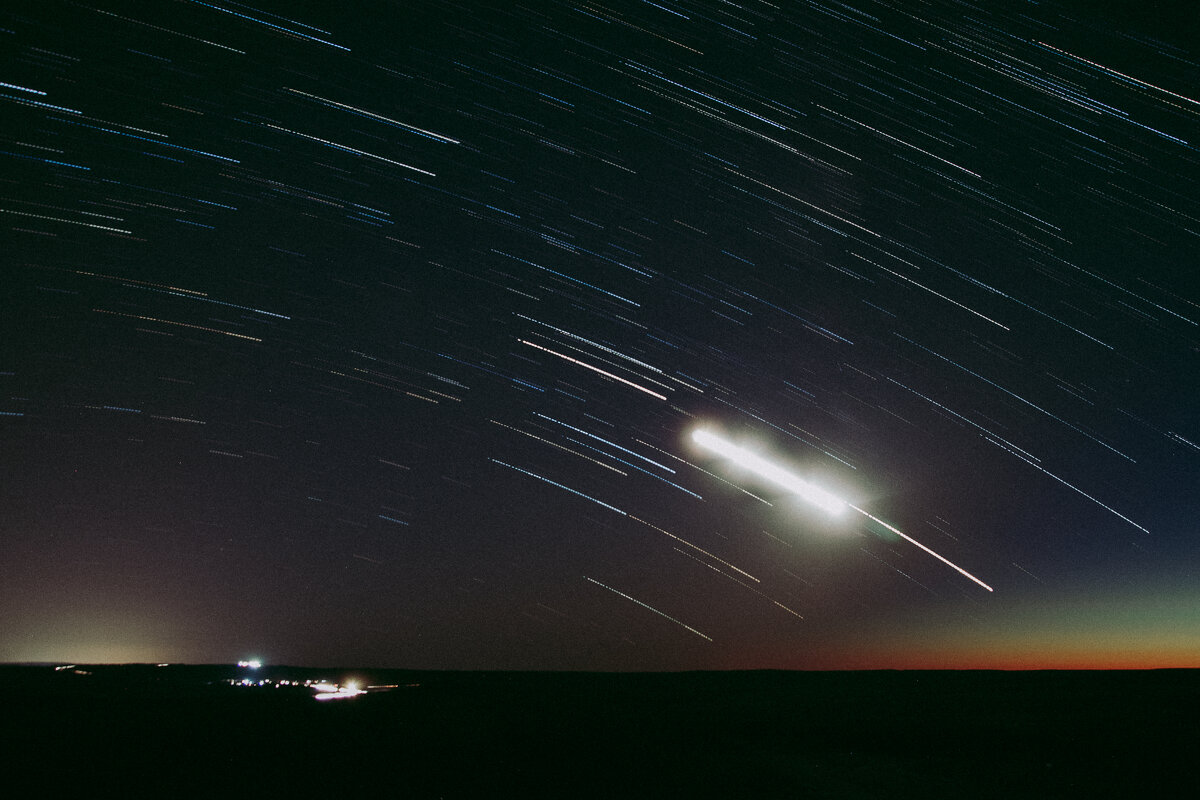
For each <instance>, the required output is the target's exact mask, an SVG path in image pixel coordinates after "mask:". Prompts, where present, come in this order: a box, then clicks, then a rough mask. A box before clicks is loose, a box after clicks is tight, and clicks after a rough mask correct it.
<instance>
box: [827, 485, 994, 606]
mask: <svg viewBox="0 0 1200 800" xmlns="http://www.w3.org/2000/svg"><path fill="white" fill-rule="evenodd" d="M850 508H853V509H854V510H855V511H857V512H858V513H860V514H862V515H863V516H864V517H866V518H867V519H869V520H872V521H873V522H878V523H879V524H880V525H882V526H883V527H885V528H887V529H888V530H889V531H891V532H892V533H894V534H896V535H897V536H899V537H900V538H901V539H903V540H904V541H906V542H909V543H910V544H915V545H916V546H917V547H919V548H921V549H922V550H924V551H925V552H926V553H929V555H931V556H933V557H934V558H936V559H937V560H938V561H941V562H942V563H943V564H945V565H946V566H948V567H950V568H952V569H954V570H956V571H957V572H959V573H960V574H962V575H964V576H966V577H967V578H970V579H971V580H973V581H975V582H976V583H978V584H979V585H980V586H982V587H983V588H985V589H987V590H988V591H989V592H991V591H995V590H994V589H992V587H990V586H988V585H987V584H986V583H984V582H983V581H981V580H979V578H976V577H975V576H974V575H972V574H971V573H969V572H967V571H966V570H965V569H963V568H962V567H960V566H958V565H957V564H955V563H954V562H953V561H950V560H949V559H947V558H943V557H942V556H939V555H938V554H937V553H935V552H933V551H932V550H930V549H929V548H928V547H926V546H925V545H923V544H921V543H920V542H918V541H917V540H916V539H914V538H912V537H911V536H909V535H908V534H906V533H904V532H903V531H901V530H899V529H898V528H895V527H893V526H892V525H889V524H887V523H886V522H884V521H883V520H881V519H880V518H879V517H877V516H875V515H874V514H869V513H867V512H866V511H863V510H862V509H861V508H859V507H857V506H850Z"/></svg>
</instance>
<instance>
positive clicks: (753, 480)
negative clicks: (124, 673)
mask: <svg viewBox="0 0 1200 800" xmlns="http://www.w3.org/2000/svg"><path fill="white" fill-rule="evenodd" d="M1091 5H1094V4H1086V3H1080V2H1062V3H1054V2H1045V3H1034V2H1022V1H1021V0H1001V2H975V1H974V0H971V1H970V2H962V3H958V2H949V0H945V2H943V0H933V2H925V3H909V2H901V1H900V0H852V2H848V3H841V2H837V3H835V2H826V1H825V0H804V1H802V2H796V3H767V2H759V1H758V0H746V2H723V1H722V2H709V1H708V0H695V1H693V0H684V1H681V2H675V1H674V0H672V1H671V2H666V1H664V2H661V3H648V2H638V1H637V0H603V2H590V0H589V1H588V2H578V3H573V2H547V3H530V4H519V3H518V4H512V3H501V2H495V3H491V2H488V3H475V2H471V3H453V2H441V3H432V2H424V1H423V0H417V1H415V2H403V3H400V2H382V1H381V0H372V2H368V3H365V4H354V5H352V6H348V7H345V8H342V7H338V6H337V5H335V4H315V5H313V4H306V5H301V6H299V7H297V6H295V5H294V4H291V5H289V4H278V3H265V4H264V3H234V2H225V1H224V0H219V1H218V2H213V3H201V2H194V1H192V0H188V1H187V2H184V1H182V0H181V1H180V2H170V3H153V4H144V3H133V2H101V3H99V4H98V5H95V6H93V5H89V4H82V5H80V4H74V3H67V2H57V1H55V2H47V3H42V4H32V5H29V7H27V8H23V9H8V10H6V11H4V12H2V13H0V42H2V43H3V50H2V51H0V52H2V55H0V232H2V233H0V241H2V242H3V244H2V245H0V254H2V257H3V263H4V274H5V292H4V303H3V313H2V314H0V342H2V343H3V344H0V533H2V534H3V537H4V545H5V546H4V549H3V556H0V565H2V566H3V574H4V580H3V581H0V613H2V615H3V618H4V619H5V620H6V622H5V623H4V625H3V626H2V628H3V629H2V630H0V660H8V661H51V660H67V661H79V662H88V661H96V662H98V661H147V662H160V661H193V662H229V663H232V662H233V661H234V660H236V659H237V658H240V657H244V655H245V654H247V653H255V654H257V655H260V656H261V657H263V658H264V659H267V660H268V661H271V662H275V663H290V664H309V665H324V664H333V663H337V664H342V663H359V664H364V665H377V666H397V667H413V668H435V669H595V670H610V669H611V670H664V669H666V670H677V669H735V668H801V669H845V668H860V667H873V668H889V667H959V666H976V667H987V666H996V667H1038V666H1058V667H1061V666H1074V667H1082V668H1089V667H1113V666H1126V667H1158V666H1197V663H1196V662H1197V659H1198V658H1200V626H1197V623H1196V618H1195V615H1194V614H1193V615H1191V616H1190V617H1189V615H1188V614H1186V613H1184V612H1181V609H1186V608H1189V607H1190V608H1193V609H1196V608H1200V581H1198V580H1196V578H1197V575H1198V574H1200V572H1198V570H1200V536H1198V533H1200V531H1198V530H1197V525H1196V519H1197V518H1200V488H1198V487H1200V445H1198V444H1197V442H1200V405H1198V404H1197V401H1196V397H1197V392H1198V391H1200V291H1198V290H1200V281H1198V280H1197V278H1196V265H1197V257H1198V256H1200V54H1198V53H1197V52H1196V50H1195V46H1194V42H1191V41H1190V40H1189V39H1188V38H1187V37H1186V36H1184V35H1183V34H1182V31H1183V30H1184V29H1185V26H1183V25H1182V23H1183V21H1184V20H1185V19H1186V18H1188V16H1189V15H1192V16H1194V11H1190V10H1186V9H1182V10H1180V11H1179V14H1178V15H1176V13H1175V11H1174V10H1172V9H1171V8H1170V7H1169V6H1168V7H1166V8H1160V7H1156V8H1155V9H1140V8H1139V7H1138V6H1137V5H1135V4H1132V3H1130V4H1124V5H1117V6H1111V7H1109V8H1107V9H1105V10H1103V11H1100V10H1096V9H1094V8H1091V7H1090V6H1091ZM708 431H720V432H721V433H720V437H725V438H720V437H718V436H716V434H714V433H707V432H708ZM698 432H699V433H698ZM706 437H707V438H706ZM732 443H736V445H735V444H732ZM755 454H757V455H755ZM776 464H777V465H786V470H787V472H783V471H782V469H781V468H780V467H776V466H773V465H776ZM797 492H801V493H802V494H801V495H797ZM803 492H807V493H808V495H804V494H803ZM806 496H807V497H808V501H807V502H806V500H805V497H806ZM814 498H815V499H814ZM814 504H816V505H814ZM822 504H823V505H824V506H825V507H829V508H835V509H845V508H847V507H848V508H849V509H851V510H853V512H855V513H845V514H831V513H826V511H825V510H823V508H822V507H821V506H822ZM901 531H903V533H902V532H901ZM914 545H915V546H914ZM930 556H933V558H931V557H930ZM735 565H736V566H735ZM947 565H949V567H952V568H953V569H948V568H947ZM964 576H965V577H966V578H969V579H970V580H969V581H966V580H963V578H964ZM971 581H973V582H974V585H973V584H972V583H971ZM980 587H982V588H983V589H987V590H988V591H986V592H985V591H980ZM600 589H603V590H606V591H598V590H600Z"/></svg>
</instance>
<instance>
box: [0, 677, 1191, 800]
mask: <svg viewBox="0 0 1200 800" xmlns="http://www.w3.org/2000/svg"><path fill="white" fill-rule="evenodd" d="M77 669H79V670H81V671H84V672H88V673H90V674H78V673H76V672H75V671H74V670H60V671H57V672H56V671H55V670H54V668H53V667H50V666H45V667H31V666H19V667H18V666H6V667H0V680H2V681H3V689H2V690H0V691H2V693H3V703H4V705H3V717H2V719H3V723H2V724H0V731H2V733H0V736H2V738H0V747H2V748H3V749H2V752H3V753H4V754H5V760H6V762H7V763H8V764H9V765H11V766H10V768H9V770H7V773H8V774H7V776H6V777H7V778H8V780H6V783H7V784H8V785H10V786H17V785H28V786H30V787H33V788H34V792H33V794H35V795H43V794H49V793H54V792H58V791H62V790H70V789H73V790H79V791H83V792H85V793H96V792H100V791H102V790H104V793H106V794H110V795H111V794H112V793H113V792H115V793H116V795H115V796H142V795H149V794H151V793H154V794H159V793H162V794H163V796H174V795H176V794H178V793H182V792H187V793H196V792H200V793H202V794H209V795H217V794H229V793H232V795H233V796H238V797H267V796H280V795H283V794H287V793H298V792H303V793H304V794H305V795H309V796H312V795H314V793H315V794H316V795H324V796H330V797H334V796H342V797H345V796H374V797H505V796H507V797H517V796H520V797H543V796H544V797H564V798H565V797H614V798H616V797H672V798H676V797H696V796H708V797H815V798H820V797H862V798H868V797H869V798H879V797H899V796H906V797H970V798H1017V797H1021V798H1053V797H1101V796H1103V797H1168V796H1183V794H1179V791H1183V790H1187V791H1185V794H1186V793H1189V792H1190V791H1194V789H1195V787H1196V786H1197V785H1200V774H1198V773H1200V771H1198V770H1197V767H1196V762H1197V756H1198V754H1200V735H1198V730H1200V728H1198V723H1197V720H1198V719H1200V671H1196V670H1164V671H1146V672H841V673H838V672H724V673H700V672H696V673H652V674H611V673H605V674H592V673H511V672H504V673H489V672H477V673H454V672H414V671H407V670H371V669H365V670H357V669H327V670H311V669H291V668H285V667H265V668H263V669H261V670H258V671H256V672H250V671H247V670H239V669H237V668H234V667H228V666H216V667H214V666H170V667H161V668H155V667H151V666H136V665H134V666H90V667H83V666H80V667H77ZM241 678H249V679H253V680H254V681H258V680H269V681H280V680H288V681H303V680H312V679H317V678H328V679H330V680H335V681H342V682H343V683H344V682H345V681H348V680H350V679H354V680H356V681H357V682H358V683H359V685H361V686H364V687H366V686H368V685H370V686H378V685H394V686H395V688H392V689H389V690H371V691H369V692H368V693H367V694H364V695H360V696H358V697H354V698H351V699H345V700H336V701H330V702H325V703H321V702H316V701H314V700H313V694H314V692H313V690H312V689H309V688H303V687H294V686H283V687H280V688H273V687H272V685H271V684H270V683H268V684H266V685H264V686H261V687H260V686H257V685H256V686H231V685H230V683H229V681H230V679H233V680H237V679H241ZM1189 787H1190V789H1189Z"/></svg>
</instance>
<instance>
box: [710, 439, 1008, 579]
mask: <svg viewBox="0 0 1200 800" xmlns="http://www.w3.org/2000/svg"><path fill="white" fill-rule="evenodd" d="M692 440H693V441H694V442H696V444H698V445H700V446H701V447H703V448H705V449H706V450H710V451H712V452H714V453H716V454H717V455H720V456H724V457H725V458H728V459H729V460H730V461H732V462H733V463H735V464H737V465H738V466H741V467H744V468H746V469H748V470H750V471H751V472H753V473H754V474H755V475H758V476H759V477H760V478H765V479H766V480H768V481H770V482H771V483H774V484H776V485H777V486H780V487H782V488H784V489H787V490H788V491H790V492H792V493H793V494H796V495H799V496H800V497H801V498H803V499H804V500H807V501H808V502H810V503H812V504H813V505H815V506H817V507H818V508H822V509H824V510H825V511H827V512H829V513H830V514H832V515H837V514H841V513H842V512H843V511H845V510H846V509H847V508H850V509H853V510H854V511H857V512H858V513H860V514H862V515H863V516H864V517H866V518H867V519H869V520H871V521H873V522H877V523H879V524H880V525H882V526H883V527H885V528H887V529H888V530H889V531H891V532H892V533H894V534H896V535H897V536H899V537H900V538H901V539H904V540H905V541H906V542H909V543H911V544H914V545H916V546H917V547H919V548H921V549H922V550H924V551H925V552H926V553H928V554H929V555H931V556H933V557H934V558H936V559H937V560H938V561H941V562H942V563H943V564H945V565H947V566H949V567H951V568H952V569H954V570H955V571H957V572H958V573H959V574H961V575H963V576H965V577H967V578H969V579H971V580H972V581H974V582H975V583H977V584H979V585H980V586H982V587H983V588H984V589H987V590H988V591H989V592H991V591H994V590H993V589H992V587H991V586H988V585H987V584H986V583H984V582H983V581H981V580H979V578H976V577H975V576H974V575H972V574H971V573H969V572H967V571H966V570H965V569H963V568H962V567H960V566H958V565H957V564H955V563H954V562H952V561H950V560H949V559H947V558H945V557H943V556H940V555H938V554H937V553H935V552H933V551H932V550H930V549H929V548H928V547H926V546H925V545H923V544H921V543H920V542H918V541H917V540H916V539H914V538H912V537H911V536H909V535H908V534H906V533H904V532H903V531H901V530H899V529H898V528H896V527H895V526H893V525H889V524H888V523H886V522H884V521H883V520H881V519H880V518H879V517H877V516H875V515H874V514H871V513H868V512H866V511H864V510H863V509H861V508H859V507H858V506H855V505H851V504H850V503H847V502H846V501H845V500H842V499H841V498H840V497H837V496H836V495H833V494H830V493H829V492H827V491H825V490H824V489H821V488H820V487H818V486H814V485H813V484H811V483H809V482H808V481H804V480H801V479H800V478H798V477H796V476H795V475H793V474H792V473H790V472H788V471H787V470H786V469H784V468H783V467H780V466H778V465H776V464H772V463H771V462H770V461H768V460H766V459H765V458H763V457H762V456H759V455H757V454H755V453H752V452H750V451H749V450H747V449H746V448H744V447H738V446H737V445H735V444H733V443H732V442H729V441H727V440H726V439H723V438H722V437H720V436H718V435H717V434H715V433H712V432H711V431H706V430H695V431H693V432H692Z"/></svg>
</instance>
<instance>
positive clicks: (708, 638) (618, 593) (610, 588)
mask: <svg viewBox="0 0 1200 800" xmlns="http://www.w3.org/2000/svg"><path fill="white" fill-rule="evenodd" d="M583 577H585V578H587V579H588V580H589V581H591V582H592V583H594V584H596V585H597V586H599V587H600V588H602V589H608V590H609V591H610V592H612V593H613V594H616V595H620V596H621V597H624V598H625V599H626V600H629V601H631V602H634V603H637V604H638V605H639V606H641V607H642V608H644V609H646V610H647V611H653V612H654V613H655V614H658V615H659V616H660V617H665V618H667V619H669V620H671V622H674V623H675V624H676V625H678V626H680V627H681V628H687V629H688V630H689V631H691V632H692V633H694V634H696V635H697V636H699V637H700V638H701V639H707V640H708V641H710V642H711V641H712V637H711V636H705V635H704V634H703V633H701V632H700V631H698V630H696V629H695V628H693V627H692V626H691V625H685V624H684V623H682V622H680V621H679V620H677V619H675V618H674V617H672V616H671V615H670V614H664V613H663V612H661V611H659V610H658V609H657V608H654V607H653V606H648V605H646V604H645V603H643V602H642V601H641V600H638V599H637V598H634V597H630V596H629V595H627V594H625V593H624V592H618V591H617V590H616V589H614V588H612V587H611V586H605V585H604V584H603V583H601V582H600V581H598V580H595V579H593V578H588V577H587V575H584V576H583Z"/></svg>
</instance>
